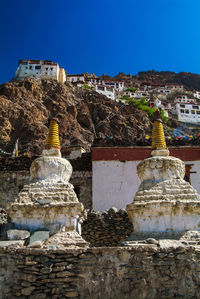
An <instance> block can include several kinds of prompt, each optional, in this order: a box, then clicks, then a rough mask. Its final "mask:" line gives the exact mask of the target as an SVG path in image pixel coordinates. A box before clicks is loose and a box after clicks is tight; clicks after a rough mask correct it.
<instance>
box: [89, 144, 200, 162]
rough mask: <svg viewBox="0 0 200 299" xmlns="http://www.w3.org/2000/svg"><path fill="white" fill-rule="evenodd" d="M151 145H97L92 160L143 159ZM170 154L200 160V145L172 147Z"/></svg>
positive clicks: (149, 151)
mask: <svg viewBox="0 0 200 299" xmlns="http://www.w3.org/2000/svg"><path fill="white" fill-rule="evenodd" d="M151 151H152V149H151V147H124V148H122V147H120V148H119V147H118V148H117V147H101V148H100V147H96V148H93V149H92V161H141V160H144V159H146V158H148V157H149V156H150V154H151ZM169 151H170V156H174V157H177V158H179V159H181V160H183V161H198V160H200V147H170V148H169Z"/></svg>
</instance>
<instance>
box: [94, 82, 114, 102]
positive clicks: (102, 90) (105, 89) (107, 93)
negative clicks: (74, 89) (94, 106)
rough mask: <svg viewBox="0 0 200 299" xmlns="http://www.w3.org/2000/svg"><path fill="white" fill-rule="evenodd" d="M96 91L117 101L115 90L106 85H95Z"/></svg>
mask: <svg viewBox="0 0 200 299" xmlns="http://www.w3.org/2000/svg"><path fill="white" fill-rule="evenodd" d="M95 91H96V92H98V93H100V94H102V95H104V96H106V97H108V98H109V99H111V100H115V89H114V88H113V87H110V86H105V85H95Z"/></svg>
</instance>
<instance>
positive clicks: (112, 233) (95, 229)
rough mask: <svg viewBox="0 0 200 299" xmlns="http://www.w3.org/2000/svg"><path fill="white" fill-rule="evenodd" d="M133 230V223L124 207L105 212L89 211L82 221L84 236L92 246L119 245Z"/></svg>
mask: <svg viewBox="0 0 200 299" xmlns="http://www.w3.org/2000/svg"><path fill="white" fill-rule="evenodd" d="M131 232H132V224H131V222H130V221H129V219H128V215H127V212H126V211H125V210H124V209H120V210H117V209H116V208H111V209H110V210H108V211H104V212H95V211H93V210H91V211H88V215H87V220H85V221H84V222H83V223H82V237H83V238H84V239H85V240H86V241H87V242H89V243H90V246H94V247H95V246H96V247H98V246H117V245H119V244H120V242H121V241H122V240H124V239H125V238H126V237H128V236H129V235H130V234H131Z"/></svg>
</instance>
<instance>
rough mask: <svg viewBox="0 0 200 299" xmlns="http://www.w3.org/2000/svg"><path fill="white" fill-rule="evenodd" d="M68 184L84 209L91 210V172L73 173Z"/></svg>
mask: <svg viewBox="0 0 200 299" xmlns="http://www.w3.org/2000/svg"><path fill="white" fill-rule="evenodd" d="M70 183H71V184H72V185H73V186H74V191H75V192H76V195H77V197H78V200H79V201H80V202H81V203H82V204H83V205H84V207H85V209H92V172H91V171H73V173H72V176H71V179H70Z"/></svg>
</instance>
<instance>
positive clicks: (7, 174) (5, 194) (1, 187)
mask: <svg viewBox="0 0 200 299" xmlns="http://www.w3.org/2000/svg"><path fill="white" fill-rule="evenodd" d="M29 182H30V174H29V171H28V170H22V171H7V170H5V171H0V207H1V208H6V205H7V204H8V203H10V202H13V201H14V199H15V197H16V196H17V194H18V193H19V192H20V191H21V190H22V188H23V186H24V184H28V183H29Z"/></svg>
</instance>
